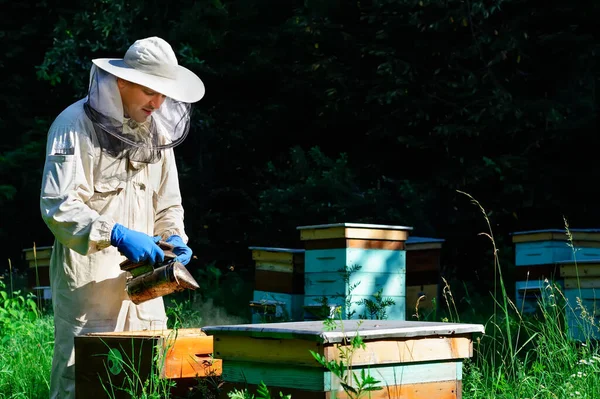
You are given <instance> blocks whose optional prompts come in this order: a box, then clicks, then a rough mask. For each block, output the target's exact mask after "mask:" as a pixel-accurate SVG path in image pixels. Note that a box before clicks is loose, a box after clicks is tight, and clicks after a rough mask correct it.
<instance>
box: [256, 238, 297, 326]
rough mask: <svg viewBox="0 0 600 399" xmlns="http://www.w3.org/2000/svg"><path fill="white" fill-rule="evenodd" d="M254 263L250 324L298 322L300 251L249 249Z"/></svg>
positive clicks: (270, 248) (267, 248)
mask: <svg viewBox="0 0 600 399" xmlns="http://www.w3.org/2000/svg"><path fill="white" fill-rule="evenodd" d="M249 249H250V250H251V251H252V259H253V260H254V263H255V280H254V281H255V282H254V296H253V298H252V301H251V302H250V307H251V310H252V320H253V322H255V323H259V322H264V321H297V320H302V316H303V310H302V304H303V301H304V250H303V249H290V248H272V247H249Z"/></svg>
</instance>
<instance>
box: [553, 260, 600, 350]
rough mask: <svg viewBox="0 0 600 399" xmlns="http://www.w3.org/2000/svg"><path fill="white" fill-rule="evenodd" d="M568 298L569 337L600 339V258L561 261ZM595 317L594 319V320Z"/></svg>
mask: <svg viewBox="0 0 600 399" xmlns="http://www.w3.org/2000/svg"><path fill="white" fill-rule="evenodd" d="M558 264H559V267H560V276H561V277H562V278H563V279H564V280H563V283H564V297H565V299H566V301H567V306H566V307H565V318H566V321H567V331H568V333H569V336H570V337H571V338H572V339H574V340H577V341H586V340H587V339H593V340H597V339H599V338H600V330H599V328H600V326H599V325H598V323H597V320H598V318H600V258H598V259H586V260H580V261H574V260H567V261H560V262H558ZM592 320H593V322H592Z"/></svg>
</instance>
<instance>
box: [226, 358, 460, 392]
mask: <svg viewBox="0 0 600 399" xmlns="http://www.w3.org/2000/svg"><path fill="white" fill-rule="evenodd" d="M352 370H353V371H354V372H355V373H357V374H358V375H360V373H361V371H362V370H365V372H368V373H370V374H371V375H372V376H373V377H375V378H376V379H377V380H378V381H379V383H378V384H376V385H375V386H380V387H385V386H390V385H397V384H399V383H401V384H420V383H432V382H442V381H457V380H462V361H448V362H428V363H412V364H406V365H385V366H378V365H369V366H364V367H353V369H352ZM223 379H224V380H225V381H228V382H247V383H248V384H259V383H260V382H261V381H263V382H264V383H265V384H266V385H267V386H269V385H279V386H283V387H288V388H296V389H304V390H308V391H338V390H340V388H341V384H340V380H339V379H338V378H337V377H336V376H335V375H333V373H331V372H330V371H328V370H325V369H321V368H316V367H301V366H293V365H289V364H278V363H254V362H240V361H237V360H228V361H225V362H223ZM350 385H351V386H353V387H356V381H354V379H352V383H351V384H350Z"/></svg>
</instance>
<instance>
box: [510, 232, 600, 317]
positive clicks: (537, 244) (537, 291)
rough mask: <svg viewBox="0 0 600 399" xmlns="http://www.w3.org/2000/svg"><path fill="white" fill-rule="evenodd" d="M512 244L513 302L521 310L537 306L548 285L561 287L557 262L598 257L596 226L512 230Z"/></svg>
mask: <svg viewBox="0 0 600 399" xmlns="http://www.w3.org/2000/svg"><path fill="white" fill-rule="evenodd" d="M512 242H513V244H514V246H515V266H516V276H515V280H516V283H515V302H516V306H517V308H518V309H519V310H521V311H523V313H531V312H534V311H535V310H536V309H537V308H538V301H539V300H540V298H541V297H540V295H543V294H544V292H545V291H548V285H556V286H558V288H560V289H562V288H563V287H564V286H563V279H562V277H561V276H560V272H559V269H558V263H559V262H562V261H575V260H576V261H584V260H586V259H594V258H600V229H569V230H568V231H567V230H565V229H545V230H528V231H519V232H515V233H512Z"/></svg>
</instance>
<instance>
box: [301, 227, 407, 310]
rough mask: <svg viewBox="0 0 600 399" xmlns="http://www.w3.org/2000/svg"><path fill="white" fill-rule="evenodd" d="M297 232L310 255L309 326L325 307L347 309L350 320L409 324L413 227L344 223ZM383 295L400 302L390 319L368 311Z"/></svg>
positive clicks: (307, 260) (306, 291)
mask: <svg viewBox="0 0 600 399" xmlns="http://www.w3.org/2000/svg"><path fill="white" fill-rule="evenodd" d="M297 229H298V230H299V231H300V239H301V240H302V241H303V243H304V249H305V268H304V273H305V275H304V281H305V282H304V308H305V320H310V319H315V318H319V317H320V316H322V315H319V314H318V312H319V311H320V310H322V309H323V307H324V306H323V305H325V304H326V305H327V307H329V309H333V308H335V307H341V309H342V314H343V315H344V317H346V318H359V317H364V318H367V319H375V318H380V317H382V316H383V317H386V318H387V319H390V320H404V319H405V318H406V306H405V301H406V250H405V242H406V240H407V238H408V234H409V231H410V230H412V227H406V226H391V225H375V224H358V223H338V224H324V225H312V226H299V227H297ZM378 293H379V294H380V295H381V297H382V298H384V299H390V300H392V301H394V305H392V306H389V307H386V308H385V315H382V314H373V312H372V311H370V310H371V308H370V307H369V306H368V301H376V300H377V299H376V297H375V295H376V294H378ZM349 302H350V303H349ZM348 305H350V306H348ZM327 311H328V312H329V310H327Z"/></svg>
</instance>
